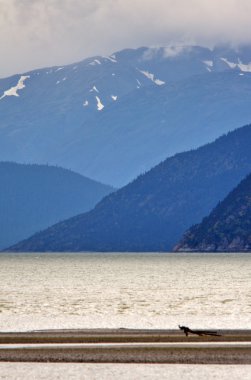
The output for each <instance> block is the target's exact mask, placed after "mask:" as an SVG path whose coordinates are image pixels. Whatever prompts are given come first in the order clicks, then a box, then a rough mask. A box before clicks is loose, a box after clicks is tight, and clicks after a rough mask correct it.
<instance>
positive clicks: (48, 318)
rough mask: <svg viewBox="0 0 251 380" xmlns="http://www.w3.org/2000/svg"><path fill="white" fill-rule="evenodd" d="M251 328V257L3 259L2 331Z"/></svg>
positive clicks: (0, 284) (0, 287) (22, 256)
mask: <svg viewBox="0 0 251 380" xmlns="http://www.w3.org/2000/svg"><path fill="white" fill-rule="evenodd" d="M177 324H186V325H189V326H191V327H195V328H196V327H199V328H213V327H215V328H251V255H244V254H238V255H237V254H235V255H234V254H229V255H228V254H218V255H200V254H192V255H191V254H187V255H183V254H179V255H177V254H39V255H38V254H18V255H13V254H8V255H7V254H5V255H0V329H1V330H2V331H4V330H5V331H6V330H31V329H46V328H81V327H82V328H85V327H132V328H136V327H137V328H177Z"/></svg>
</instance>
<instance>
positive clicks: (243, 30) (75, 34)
mask: <svg viewBox="0 0 251 380" xmlns="http://www.w3.org/2000/svg"><path fill="white" fill-rule="evenodd" d="M250 29H251V1H250V0H0V49H1V50H0V54H1V63H0V77H5V76H8V75H11V74H14V73H22V72H25V71H28V70H31V69H35V68H40V67H45V66H53V65H63V64H67V63H73V62H77V61H80V60H82V59H84V58H86V57H90V56H93V55H107V54H111V53H113V52H115V51H118V50H121V49H123V48H128V47H132V48H136V47H140V46H162V45H163V46H164V45H170V44H174V45H175V44H199V45H203V46H210V47H212V46H214V45H217V44H222V43H230V44H231V45H240V44H246V43H251V33H250Z"/></svg>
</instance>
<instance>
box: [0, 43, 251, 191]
mask: <svg viewBox="0 0 251 380" xmlns="http://www.w3.org/2000/svg"><path fill="white" fill-rule="evenodd" d="M250 96H251V48H250V47H243V48H240V49H238V50H233V49H230V48H228V47H218V48H215V49H213V50H210V49H206V48H202V47H198V46H190V47H184V46H175V47H172V46H168V47H162V48H147V47H143V48H140V49H135V50H134V49H126V50H122V51H120V52H117V53H115V54H113V55H111V56H109V57H98V56H97V57H93V58H89V59H85V60H84V61H82V62H79V63H76V64H72V65H68V66H62V67H51V68H45V69H41V70H34V71H32V72H28V73H24V74H22V75H15V76H12V77H10V78H5V79H1V80H0V114H1V120H0V160H1V161H6V160H7V161H17V162H22V163H40V164H44V163H49V164H56V165H60V166H63V167H66V168H71V169H72V170H74V171H77V172H79V173H81V174H83V175H86V176H88V177H90V178H94V179H96V180H98V181H101V182H103V183H110V184H112V185H114V186H116V187H120V186H122V185H125V184H126V183H128V182H129V181H131V180H133V179H134V178H135V177H136V176H137V175H139V174H140V173H143V172H145V171H147V170H149V169H150V168H151V167H153V166H154V165H156V164H158V163H159V162H160V161H161V160H164V159H165V158H166V157H168V156H171V155H173V154H175V153H177V152H182V151H184V150H188V149H192V148H196V147H198V146H201V145H202V144H205V143H207V142H210V141H213V140H214V139H215V138H217V137H219V136H220V135H222V134H223V133H226V132H228V131H230V130H233V129H235V128H237V127H238V126H240V125H245V124H248V123H249V122H250V120H251V107H250Z"/></svg>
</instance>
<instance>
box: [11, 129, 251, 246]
mask: <svg viewBox="0 0 251 380" xmlns="http://www.w3.org/2000/svg"><path fill="white" fill-rule="evenodd" d="M250 141H251V126H250V125H248V126H245V127H243V128H240V129H237V130H236V131H233V132H230V133H228V134H227V135H224V136H222V137H221V138H219V139H217V140H216V141H215V142H213V143H211V144H207V145H205V146H203V147H201V148H199V149H196V150H192V151H188V152H185V153H182V154H177V155H175V156H173V157H171V158H168V159H166V160H165V161H163V162H162V163H160V164H159V165H157V166H156V167H155V168H153V169H152V170H150V171H149V172H147V173H146V174H144V175H141V176H139V177H138V178H137V179H136V180H135V181H133V182H132V183H130V184H129V185H127V186H125V187H123V188H122V189H120V190H118V191H116V192H114V193H112V194H111V195H108V196H106V197H105V198H104V199H103V200H102V201H101V202H99V203H98V204H97V206H96V207H95V208H94V209H93V210H91V211H90V212H87V213H85V214H82V215H78V216H76V217H73V218H71V219H68V220H66V221H63V222H61V223H58V224H56V225H54V226H52V227H51V228H49V229H47V230H45V231H42V232H40V233H37V234H35V235H33V236H32V237H31V238H29V239H27V240H25V241H23V242H20V243H19V244H16V245H14V246H12V247H10V248H9V250H10V251H132V252H133V251H169V250H171V249H172V248H173V246H174V245H175V244H176V243H177V242H178V241H179V240H180V239H181V237H182V234H183V233H184V232H185V231H186V230H187V229H188V228H189V227H190V226H191V225H193V224H195V223H198V222H200V221H201V219H202V218H203V217H205V216H206V215H208V213H209V212H210V211H211V210H212V209H213V208H214V207H215V206H216V205H217V203H218V202H219V201H221V200H223V199H224V198H225V197H226V195H227V194H228V193H229V192H230V191H231V190H232V189H233V188H234V187H235V186H236V185H237V184H238V183H239V182H240V181H241V180H242V179H243V178H244V177H245V176H246V175H247V174H248V173H250V172H251V149H250Z"/></svg>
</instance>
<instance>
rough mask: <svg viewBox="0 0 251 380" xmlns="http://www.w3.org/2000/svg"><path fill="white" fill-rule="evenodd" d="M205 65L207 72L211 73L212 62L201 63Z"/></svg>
mask: <svg viewBox="0 0 251 380" xmlns="http://www.w3.org/2000/svg"><path fill="white" fill-rule="evenodd" d="M202 62H203V63H204V64H205V65H206V69H207V71H209V72H211V71H212V68H213V66H214V63H213V61H202Z"/></svg>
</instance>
